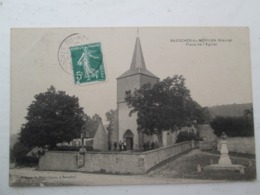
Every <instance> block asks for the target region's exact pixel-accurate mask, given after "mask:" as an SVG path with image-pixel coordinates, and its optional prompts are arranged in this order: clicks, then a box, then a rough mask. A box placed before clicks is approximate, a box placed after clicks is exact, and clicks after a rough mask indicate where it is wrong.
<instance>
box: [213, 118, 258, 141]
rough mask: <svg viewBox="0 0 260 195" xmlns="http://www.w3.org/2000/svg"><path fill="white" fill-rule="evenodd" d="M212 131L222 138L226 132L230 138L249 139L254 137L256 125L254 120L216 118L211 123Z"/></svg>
mask: <svg viewBox="0 0 260 195" xmlns="http://www.w3.org/2000/svg"><path fill="white" fill-rule="evenodd" d="M210 125H211V127H212V129H214V132H215V134H216V135H217V136H221V133H222V132H225V133H226V134H227V136H230V137H237V136H242V137H247V136H254V123H253V119H252V118H249V117H246V116H240V117H222V116H218V117H216V118H215V119H214V120H213V121H212V122H211V123H210Z"/></svg>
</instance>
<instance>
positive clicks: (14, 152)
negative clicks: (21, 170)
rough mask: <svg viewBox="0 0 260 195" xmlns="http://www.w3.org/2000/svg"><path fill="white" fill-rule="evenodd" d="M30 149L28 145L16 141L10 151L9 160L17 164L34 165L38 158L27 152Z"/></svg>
mask: <svg viewBox="0 0 260 195" xmlns="http://www.w3.org/2000/svg"><path fill="white" fill-rule="evenodd" d="M30 151H31V148H29V147H28V146H26V145H24V144H22V143H20V142H17V143H15V145H14V146H13V148H12V149H11V151H10V161H11V162H15V163H16V164H17V165H34V164H37V163H38V161H39V159H38V158H34V157H31V156H27V154H28V153H29V152H30Z"/></svg>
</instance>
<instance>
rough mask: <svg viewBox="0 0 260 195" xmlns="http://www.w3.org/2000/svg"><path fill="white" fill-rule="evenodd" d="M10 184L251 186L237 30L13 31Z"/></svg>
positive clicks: (247, 66)
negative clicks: (235, 184)
mask: <svg viewBox="0 0 260 195" xmlns="http://www.w3.org/2000/svg"><path fill="white" fill-rule="evenodd" d="M10 53H11V67H10V72H11V75H10V83H11V84H10V85H11V89H10V148H9V149H10V164H9V185H10V186H15V187H21V186H22V187H24V186H32V187H37V186H41V187H43V186H104V185H156V184H180V183H182V184H190V183H205V184H206V183H229V182H239V181H250V182H251V181H255V180H256V178H257V175H256V156H255V155H256V153H255V138H254V120H253V119H254V109H253V98H252V80H251V62H250V42H249V29H248V28H247V27H120V28H119V27H113V28H112V27H111V28H110V27H106V28H104V27H102V28H101V27H100V28H13V29H12V30H11V51H10Z"/></svg>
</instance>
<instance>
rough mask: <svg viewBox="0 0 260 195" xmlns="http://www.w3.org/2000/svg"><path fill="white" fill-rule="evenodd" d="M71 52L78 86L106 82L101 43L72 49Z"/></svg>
mask: <svg viewBox="0 0 260 195" xmlns="http://www.w3.org/2000/svg"><path fill="white" fill-rule="evenodd" d="M70 52H71V60H72V66H73V73H74V81H75V83H76V84H84V83H92V82H97V81H105V80H106V73H105V68H104V64H103V56H102V50H101V44H100V43H92V44H86V45H80V46H74V47H70Z"/></svg>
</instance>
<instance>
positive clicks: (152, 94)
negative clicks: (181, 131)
mask: <svg viewBox="0 0 260 195" xmlns="http://www.w3.org/2000/svg"><path fill="white" fill-rule="evenodd" d="M125 100H126V102H127V105H128V106H129V108H131V111H130V113H129V115H130V116H131V115H132V114H133V113H137V124H138V126H139V127H138V128H139V130H142V132H144V133H146V134H154V133H156V134H158V135H160V134H161V132H162V131H164V130H169V129H171V130H174V129H175V128H177V127H182V126H185V125H187V124H189V123H190V122H191V121H193V120H195V119H196V117H197V114H198V113H199V110H200V106H199V105H198V104H197V103H196V102H195V101H193V100H192V98H191V96H190V91H189V89H188V88H187V87H186V86H185V79H184V78H183V76H181V75H174V76H173V77H167V78H166V79H164V80H162V81H160V82H158V83H156V84H154V85H151V84H150V83H148V84H145V85H143V86H141V87H140V89H135V91H134V92H133V93H132V92H131V91H126V97H125Z"/></svg>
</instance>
